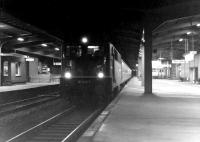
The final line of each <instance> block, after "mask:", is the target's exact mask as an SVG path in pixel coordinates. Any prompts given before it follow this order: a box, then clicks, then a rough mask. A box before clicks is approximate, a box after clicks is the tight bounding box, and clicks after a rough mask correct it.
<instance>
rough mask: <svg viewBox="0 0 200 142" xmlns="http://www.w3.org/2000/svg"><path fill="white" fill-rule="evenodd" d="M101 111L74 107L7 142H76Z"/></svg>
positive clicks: (100, 109)
mask: <svg viewBox="0 0 200 142" xmlns="http://www.w3.org/2000/svg"><path fill="white" fill-rule="evenodd" d="M101 111H102V108H98V109H95V110H94V109H93V110H92V109H88V108H81V109H80V108H76V107H74V106H73V107H70V108H68V109H66V110H65V111H63V112H61V113H59V114H57V115H55V116H53V117H51V118H50V119H48V120H46V121H44V122H42V123H40V124H38V125H37V126H34V127H32V128H30V129H29V130H26V131H24V132H22V133H20V134H18V135H17V136H15V137H13V138H10V139H9V140H7V141H6V142H74V141H76V140H77V139H78V137H79V136H80V135H81V134H82V133H83V132H84V131H85V130H86V129H87V128H88V127H89V125H90V124H91V123H92V122H93V120H94V119H95V118H96V117H97V116H98V115H99V113H100V112H101Z"/></svg>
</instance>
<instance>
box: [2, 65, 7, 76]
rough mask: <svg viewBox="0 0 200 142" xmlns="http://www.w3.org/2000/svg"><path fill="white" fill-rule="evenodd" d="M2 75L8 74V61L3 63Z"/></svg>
mask: <svg viewBox="0 0 200 142" xmlns="http://www.w3.org/2000/svg"><path fill="white" fill-rule="evenodd" d="M3 76H8V61H4V63H3Z"/></svg>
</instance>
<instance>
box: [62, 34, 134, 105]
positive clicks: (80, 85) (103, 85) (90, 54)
mask: <svg viewBox="0 0 200 142" xmlns="http://www.w3.org/2000/svg"><path fill="white" fill-rule="evenodd" d="M131 75H132V72H131V69H130V68H129V67H128V66H127V65H126V63H125V62H124V61H123V60H122V58H121V55H120V54H119V52H118V51H117V50H116V49H115V47H114V46H113V45H112V44H111V43H101V44H89V43H88V39H87V38H86V37H85V38H82V44H78V45H67V46H66V47H65V48H63V51H62V77H61V81H60V82H61V83H60V84H61V93H62V95H63V96H66V97H68V98H69V100H71V101H72V102H74V103H86V104H95V105H97V104H106V103H108V102H109V101H111V100H112V99H113V98H114V95H113V94H114V91H115V90H119V89H120V87H121V86H122V84H124V83H125V82H127V81H128V80H129V79H130V78H131Z"/></svg>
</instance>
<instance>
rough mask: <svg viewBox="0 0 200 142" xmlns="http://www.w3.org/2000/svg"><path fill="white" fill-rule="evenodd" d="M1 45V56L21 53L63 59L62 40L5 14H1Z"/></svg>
mask: <svg viewBox="0 0 200 142" xmlns="http://www.w3.org/2000/svg"><path fill="white" fill-rule="evenodd" d="M0 43H1V46H2V51H1V52H2V53H1V56H11V55H13V54H16V53H19V54H23V55H28V56H33V57H39V56H43V57H49V58H54V59H61V46H62V43H63V42H62V40H60V39H58V38H57V37H55V36H52V35H50V34H48V33H46V32H45V31H42V30H40V29H38V28H36V27H34V26H32V25H29V24H27V23H24V22H22V21H20V20H18V19H15V18H14V17H12V16H11V15H9V14H7V13H5V12H1V13H0Z"/></svg>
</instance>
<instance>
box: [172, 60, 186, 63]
mask: <svg viewBox="0 0 200 142" xmlns="http://www.w3.org/2000/svg"><path fill="white" fill-rule="evenodd" d="M183 63H185V60H172V64H183Z"/></svg>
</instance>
